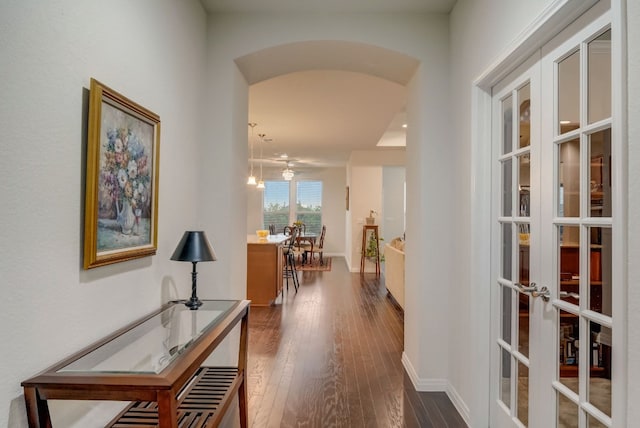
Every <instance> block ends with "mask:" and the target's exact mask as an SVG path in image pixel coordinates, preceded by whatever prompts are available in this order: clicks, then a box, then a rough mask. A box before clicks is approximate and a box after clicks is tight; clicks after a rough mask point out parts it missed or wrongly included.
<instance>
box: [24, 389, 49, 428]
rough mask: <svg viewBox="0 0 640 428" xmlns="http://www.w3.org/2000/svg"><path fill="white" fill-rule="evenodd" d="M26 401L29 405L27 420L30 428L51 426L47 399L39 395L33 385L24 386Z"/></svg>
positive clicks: (47, 427)
mask: <svg viewBox="0 0 640 428" xmlns="http://www.w3.org/2000/svg"><path fill="white" fill-rule="evenodd" d="M24 401H25V404H26V406H27V421H28V424H29V427H30V428H51V415H50V414H49V405H48V404H47V400H43V399H41V398H40V397H39V396H38V390H37V389H36V388H33V387H25V388H24Z"/></svg>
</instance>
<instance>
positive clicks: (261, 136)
mask: <svg viewBox="0 0 640 428" xmlns="http://www.w3.org/2000/svg"><path fill="white" fill-rule="evenodd" d="M258 137H260V181H258V185H257V186H256V188H258V189H264V180H263V179H262V146H264V137H265V134H258Z"/></svg>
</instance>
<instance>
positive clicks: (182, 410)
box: [107, 367, 239, 428]
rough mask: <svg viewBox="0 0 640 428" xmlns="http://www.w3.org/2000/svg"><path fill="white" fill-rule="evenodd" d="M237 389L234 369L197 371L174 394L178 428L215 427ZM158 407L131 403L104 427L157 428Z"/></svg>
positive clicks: (153, 403)
mask: <svg viewBox="0 0 640 428" xmlns="http://www.w3.org/2000/svg"><path fill="white" fill-rule="evenodd" d="M238 385H239V376H238V369H237V368H236V367H201V368H200V369H199V370H198V371H197V372H196V373H195V374H194V376H193V378H192V379H191V380H190V381H189V382H188V383H187V385H186V386H185V388H184V389H183V390H182V391H180V393H179V394H178V397H179V401H178V417H177V421H178V427H184V428H186V427H189V428H199V427H202V428H210V427H215V426H217V425H218V424H219V423H220V421H221V419H222V416H223V415H224V413H225V410H226V408H227V406H228V404H229V401H230V400H231V398H232V397H233V396H234V395H235V393H236V391H237V389H238ZM158 425H159V422H158V403H156V402H155V401H136V402H133V403H131V404H130V405H129V406H127V408H126V409H124V410H123V411H122V412H121V413H120V414H119V415H118V416H116V417H115V418H114V419H113V420H112V421H111V422H110V423H109V424H108V425H107V427H108V428H142V427H157V426H158Z"/></svg>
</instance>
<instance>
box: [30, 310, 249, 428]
mask: <svg viewBox="0 0 640 428" xmlns="http://www.w3.org/2000/svg"><path fill="white" fill-rule="evenodd" d="M203 302H204V303H203V305H202V306H201V307H200V308H199V309H197V310H190V309H189V308H187V307H186V306H185V305H184V304H183V302H181V301H176V302H171V303H169V304H167V305H165V306H163V307H162V308H161V309H159V310H158V311H156V312H154V313H152V314H149V315H148V316H146V317H144V318H142V319H140V320H138V321H136V322H134V323H132V324H130V325H128V326H126V327H124V328H122V329H120V330H118V331H116V332H115V333H113V334H112V335H110V336H108V337H106V338H104V339H102V340H100V341H98V342H96V343H94V344H93V345H91V346H89V347H87V348H85V349H83V350H82V351H80V352H78V353H76V354H74V355H72V356H70V357H69V358H67V359H65V360H63V361H60V362H59V363H57V364H55V365H54V366H52V367H50V368H48V369H47V370H45V371H43V372H42V373H40V374H38V375H36V376H34V377H32V378H30V379H28V380H25V381H24V382H22V386H23V388H24V397H25V403H26V406H27V417H28V422H29V427H51V418H50V414H49V408H48V405H47V400H49V399H59V400H60V399H61V400H116V401H133V402H132V403H131V404H130V405H129V406H128V407H127V408H126V409H125V410H124V411H122V412H121V413H120V414H119V415H118V416H117V417H116V418H114V420H113V421H111V423H110V425H108V426H130V427H135V426H146V427H148V426H159V427H161V428H164V427H171V428H174V427H179V426H192V424H194V423H195V424H196V425H197V426H203V427H215V426H217V425H218V424H219V423H220V421H221V420H222V417H223V416H224V413H225V411H226V409H227V407H228V405H229V403H230V402H231V399H232V398H233V396H234V395H235V393H236V392H237V393H238V401H239V407H240V423H241V426H242V427H246V426H247V407H246V406H247V392H246V386H245V385H246V384H245V379H246V375H245V368H246V361H247V337H248V336H247V322H248V316H249V301H248V300H204V301H203ZM239 322H240V344H239V351H238V365H237V367H202V366H201V365H202V363H203V362H204V360H205V359H206V358H207V357H208V356H209V354H211V352H213V350H214V349H215V348H216V347H217V346H218V345H219V344H220V343H221V342H222V340H223V339H224V338H225V337H226V335H227V334H228V333H229V332H230V331H231V330H233V328H234V327H235V326H236V325H237V324H238V323H239Z"/></svg>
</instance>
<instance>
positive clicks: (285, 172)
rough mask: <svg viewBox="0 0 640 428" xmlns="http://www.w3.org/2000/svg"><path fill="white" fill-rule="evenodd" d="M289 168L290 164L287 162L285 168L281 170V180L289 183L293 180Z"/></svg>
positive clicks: (291, 171)
mask: <svg viewBox="0 0 640 428" xmlns="http://www.w3.org/2000/svg"><path fill="white" fill-rule="evenodd" d="M289 167H290V164H289V162H287V167H286V168H285V169H283V170H282V178H284V179H285V180H286V181H291V179H292V178H293V170H292V169H291V168H289Z"/></svg>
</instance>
